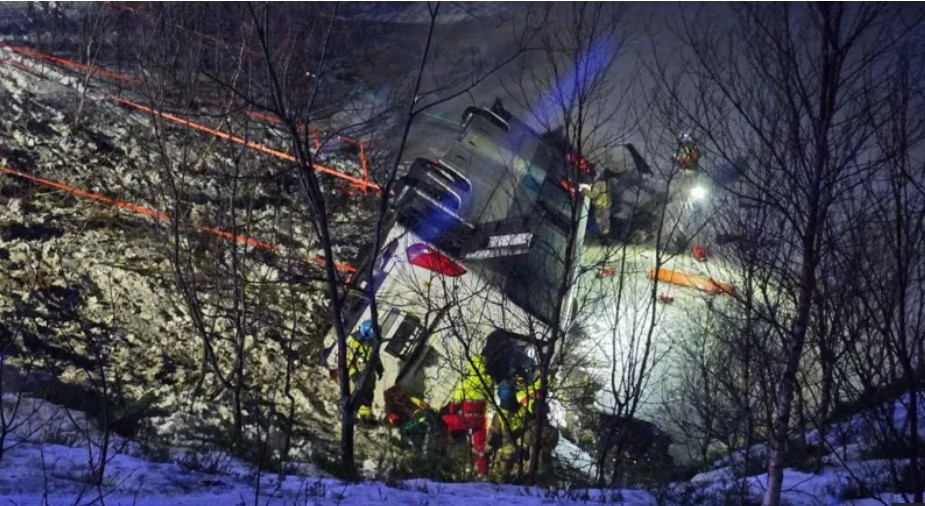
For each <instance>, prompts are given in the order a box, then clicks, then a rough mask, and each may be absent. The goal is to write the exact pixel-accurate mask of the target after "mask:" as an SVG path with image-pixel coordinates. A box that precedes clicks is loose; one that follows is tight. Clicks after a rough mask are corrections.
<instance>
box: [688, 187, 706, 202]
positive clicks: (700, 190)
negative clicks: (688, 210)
mask: <svg viewBox="0 0 925 506" xmlns="http://www.w3.org/2000/svg"><path fill="white" fill-rule="evenodd" d="M705 198H707V189H706V187H704V186H700V185H697V186H695V187H693V188H691V199H692V200H703V199H705Z"/></svg>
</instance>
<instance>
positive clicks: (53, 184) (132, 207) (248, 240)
mask: <svg viewBox="0 0 925 506" xmlns="http://www.w3.org/2000/svg"><path fill="white" fill-rule="evenodd" d="M0 172H4V173H6V174H9V175H11V176H16V177H19V178H23V179H26V180H28V181H31V182H33V183H37V184H41V185H44V186H48V187H50V188H54V189H56V190H61V191H65V192H68V193H70V194H73V195H76V196H78V197H83V198H86V199H90V200H95V201H97V202H101V203H103V204H108V205H111V206H114V207H118V208H120V209H125V210H126V211H130V212H133V213H135V214H140V215H142V216H148V217H151V218H154V219H156V220H160V221H170V216H169V215H168V214H166V213H162V212H159V211H155V210H154V209H150V208H147V207H143V206H139V205H136V204H132V203H130V202H126V201H124V200H117V199H113V198H109V197H106V196H103V195H100V194H98V193H93V192H89V191H86V190H81V189H80V188H76V187H74V186H69V185H66V184H64V183H59V182H58V181H53V180H51V179H45V178H42V177H38V176H33V175H31V174H26V173H25V172H20V171H18V170H13V169H10V168H8V167H4V166H2V165H0ZM199 231H201V232H205V233H208V234H212V235H215V236H218V237H222V238H224V239H228V240H231V241H234V242H236V243H238V244H247V245H248V246H251V247H253V248H257V249H263V250H267V251H278V250H279V247H278V246H275V245H273V244H270V243H268V242H264V241H260V240H257V239H254V238H253V237H248V236H246V235H242V234H234V233H231V232H229V231H227V230H222V229H220V228H213V227H208V226H205V225H203V226H200V227H199ZM306 258H307V259H308V260H309V261H311V262H313V263H316V264H319V265H324V264H325V259H324V258H321V257H309V256H307V255H306ZM334 267H336V268H337V269H338V270H340V271H343V272H348V273H351V274H352V273H355V272H356V268H354V267H352V266H350V265H348V264H344V263H337V262H335V263H334Z"/></svg>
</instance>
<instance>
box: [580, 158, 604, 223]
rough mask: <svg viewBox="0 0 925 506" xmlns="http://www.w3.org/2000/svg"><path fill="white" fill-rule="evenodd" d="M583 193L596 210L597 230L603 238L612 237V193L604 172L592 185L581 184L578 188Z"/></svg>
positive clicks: (596, 175)
mask: <svg viewBox="0 0 925 506" xmlns="http://www.w3.org/2000/svg"><path fill="white" fill-rule="evenodd" d="M578 187H579V189H580V190H581V192H582V193H584V194H585V195H586V196H587V197H588V198H589V199H591V207H593V208H594V222H595V223H597V230H598V232H599V233H600V234H601V236H602V237H607V236H609V235H610V192H609V191H608V188H607V180H606V178H605V174H604V171H603V170H599V171H598V172H597V173H596V174H595V177H594V182H593V183H592V184H590V185H589V184H581V185H579V186H578Z"/></svg>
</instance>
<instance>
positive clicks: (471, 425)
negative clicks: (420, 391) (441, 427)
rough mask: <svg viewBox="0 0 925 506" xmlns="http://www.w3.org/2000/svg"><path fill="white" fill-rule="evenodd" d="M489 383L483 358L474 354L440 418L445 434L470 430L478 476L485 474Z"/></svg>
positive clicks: (486, 466)
mask: <svg viewBox="0 0 925 506" xmlns="http://www.w3.org/2000/svg"><path fill="white" fill-rule="evenodd" d="M493 389H494V386H493V382H492V379H491V376H489V375H488V371H487V370H486V369H485V357H483V356H481V355H475V356H473V357H471V358H469V359H468V360H467V363H466V373H465V375H464V376H463V377H462V378H461V379H460V380H459V383H457V384H456V388H455V389H454V390H453V394H452V396H451V397H450V402H449V404H448V405H447V407H446V414H445V415H443V417H442V418H443V423H444V424H445V425H446V428H447V431H448V432H449V433H450V435H452V434H453V433H454V432H459V431H470V432H471V434H472V451H473V453H474V454H475V463H476V468H477V470H478V473H479V475H482V476H484V475H486V474H488V458H487V457H486V455H485V443H486V441H487V440H488V421H487V419H486V413H487V409H488V401H489V400H490V399H491V397H492V395H493Z"/></svg>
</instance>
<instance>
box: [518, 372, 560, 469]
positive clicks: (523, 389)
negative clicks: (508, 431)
mask: <svg viewBox="0 0 925 506" xmlns="http://www.w3.org/2000/svg"><path fill="white" fill-rule="evenodd" d="M531 376H532V377H526V378H524V381H523V382H522V383H520V384H519V385H518V390H517V402H518V403H519V404H520V412H519V413H520V416H521V418H522V422H521V423H522V424H523V425H522V426H523V438H522V442H521V445H522V448H523V453H524V454H525V459H526V460H527V462H529V461H530V459H531V457H532V453H533V452H534V450H535V448H534V445H535V443H536V440H537V437H539V438H540V448H539V452H540V453H539V459H538V460H537V463H538V467H537V473H536V474H537V480H538V481H540V482H542V481H544V480H545V478H546V477H547V475H548V474H549V473H550V472H551V471H552V453H553V450H555V448H556V445H557V444H558V443H559V432H558V431H557V430H556V429H555V428H554V427H552V426H551V425H550V423H549V411H548V409H544V410H543V418H542V420H541V424H542V430H540V431H539V434H537V431H538V428H537V426H536V410H537V409H539V407H540V406H538V405H537V404H536V401H537V399H538V398H539V394H540V388H541V374H540V371H538V370H535V371H534V373H533V374H532V375H531ZM546 388H547V390H546V391H547V394H546V398H547V401H548V399H549V391H550V390H551V389H552V379H551V378H549V379H547V382H546Z"/></svg>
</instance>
